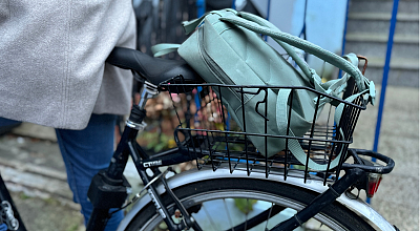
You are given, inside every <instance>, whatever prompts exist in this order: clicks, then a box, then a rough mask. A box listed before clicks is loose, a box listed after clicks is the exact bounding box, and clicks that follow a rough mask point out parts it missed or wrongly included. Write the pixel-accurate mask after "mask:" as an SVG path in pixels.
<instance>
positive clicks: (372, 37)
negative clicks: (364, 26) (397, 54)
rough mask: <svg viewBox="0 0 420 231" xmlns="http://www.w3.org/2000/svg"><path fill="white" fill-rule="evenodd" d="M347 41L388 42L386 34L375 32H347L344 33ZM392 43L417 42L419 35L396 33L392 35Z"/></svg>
mask: <svg viewBox="0 0 420 231" xmlns="http://www.w3.org/2000/svg"><path fill="white" fill-rule="evenodd" d="M346 41H347V42H380V43H387V42H388V34H385V33H383V34H375V33H348V34H347V35H346ZM394 43H407V44H410V43H413V44H418V43H419V36H418V35H414V34H413V35H401V34H396V35H394Z"/></svg>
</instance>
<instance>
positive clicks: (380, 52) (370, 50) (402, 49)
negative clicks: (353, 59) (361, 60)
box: [346, 41, 419, 60]
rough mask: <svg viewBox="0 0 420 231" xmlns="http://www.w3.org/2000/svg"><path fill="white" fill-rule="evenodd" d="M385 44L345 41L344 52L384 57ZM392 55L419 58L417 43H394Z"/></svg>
mask: <svg viewBox="0 0 420 231" xmlns="http://www.w3.org/2000/svg"><path fill="white" fill-rule="evenodd" d="M386 49H387V44H386V43H385V42H359V41H347V42H346V53H349V52H354V53H356V54H360V55H364V56H366V57H367V58H375V57H385V54H386ZM392 57H393V58H403V59H414V60H418V59H419V44H418V43H394V44H393V46H392Z"/></svg>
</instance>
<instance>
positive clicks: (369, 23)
mask: <svg viewBox="0 0 420 231" xmlns="http://www.w3.org/2000/svg"><path fill="white" fill-rule="evenodd" d="M389 26H390V24H389V21H384V20H364V19H349V20H348V21H347V32H348V33H371V34H373V33H377V34H388V33H389ZM395 34H400V35H418V34H419V21H398V22H397V25H396V27H395Z"/></svg>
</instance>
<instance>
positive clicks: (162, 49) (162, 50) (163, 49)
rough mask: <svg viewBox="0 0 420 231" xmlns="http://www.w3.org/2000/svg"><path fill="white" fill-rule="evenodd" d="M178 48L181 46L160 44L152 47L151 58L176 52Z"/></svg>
mask: <svg viewBox="0 0 420 231" xmlns="http://www.w3.org/2000/svg"><path fill="white" fill-rule="evenodd" d="M180 46H181V45H180V44H172V43H161V44H157V45H154V46H152V48H151V49H152V52H153V56H155V57H158V56H162V55H166V54H169V53H171V52H174V51H176V50H178V48H179V47H180Z"/></svg>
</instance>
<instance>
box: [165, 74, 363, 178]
mask: <svg viewBox="0 0 420 231" xmlns="http://www.w3.org/2000/svg"><path fill="white" fill-rule="evenodd" d="M178 83H179V81H178ZM160 87H161V89H162V90H167V91H168V92H169V95H170V97H171V100H172V102H173V107H174V110H175V112H176V115H177V117H178V120H179V126H178V127H177V128H176V130H175V141H176V142H177V145H178V147H179V149H180V151H181V152H183V153H185V154H186V155H190V156H191V158H193V159H196V164H197V168H199V169H201V168H212V169H213V170H217V169H219V168H228V169H230V171H231V172H233V171H238V170H240V171H246V172H247V173H248V175H249V174H251V173H252V172H255V171H258V172H264V173H265V174H266V177H268V176H269V175H270V174H282V175H284V177H285V179H286V178H287V175H288V174H289V172H290V171H301V172H303V173H304V174H303V175H304V178H305V181H306V177H307V175H308V174H317V175H321V176H323V177H324V178H325V179H324V182H326V180H327V178H331V176H334V174H336V175H337V176H338V174H339V172H340V169H341V165H342V164H343V162H344V161H345V159H346V153H347V149H348V146H349V144H350V143H351V141H352V135H353V131H354V129H355V125H356V123H357V119H358V117H359V114H360V111H361V110H363V109H365V106H364V105H363V100H362V97H358V98H356V99H355V100H354V101H353V102H347V101H344V100H342V99H339V98H336V97H332V96H330V95H326V94H324V93H321V92H318V91H316V90H313V89H311V88H307V87H300V86H238V85H220V84H174V83H172V84H162V85H160ZM285 91H288V92H290V94H289V95H288V97H287V99H286V100H285V102H282V103H283V105H285V106H286V107H284V110H281V109H279V102H278V100H280V98H278V95H280V93H281V92H285ZM356 92H357V89H356V88H355V89H354V93H356ZM302 95H309V96H311V97H312V101H313V102H310V105H312V107H313V110H303V109H302V107H304V106H305V102H302ZM230 97H235V100H236V101H232V100H231V99H230ZM238 100H239V101H238ZM252 101H253V102H252ZM235 102H236V105H234V104H235ZM238 102H239V103H238ZM250 102H251V103H250ZM326 102H327V103H326ZM340 105H341V106H340ZM340 107H341V108H340ZM277 109H278V110H277ZM341 110H342V113H341ZM308 111H310V112H311V114H310V115H308ZM338 111H340V114H338ZM305 113H306V114H305ZM279 114H282V115H284V116H285V118H287V120H286V122H285V123H284V124H280V125H279V123H277V122H278V121H279V117H278V115H279ZM338 115H341V116H340V118H338ZM298 117H305V118H298ZM300 120H303V121H305V122H304V125H302V126H300V123H297V122H299V121H300ZM278 126H283V127H284V129H283V130H282V129H278ZM296 127H297V128H296ZM280 130H282V131H280ZM296 130H299V131H300V132H301V133H300V134H297V133H299V132H294V131H296ZM302 131H304V132H302ZM296 144H298V146H300V147H301V149H302V151H303V153H304V154H305V160H304V161H302V159H301V158H300V159H299V158H297V157H296V155H295V154H296V153H294V152H295V150H296V148H294V149H293V148H291V146H292V145H295V146H296ZM340 153H342V155H340ZM335 159H337V160H338V164H337V165H336V166H333V165H334V164H332V162H335V163H336V162H337V160H335ZM334 160H335V161H334ZM311 161H313V162H314V163H316V164H319V165H323V166H327V167H326V168H324V169H322V170H315V169H312V168H310V167H308V163H309V162H311Z"/></svg>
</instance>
